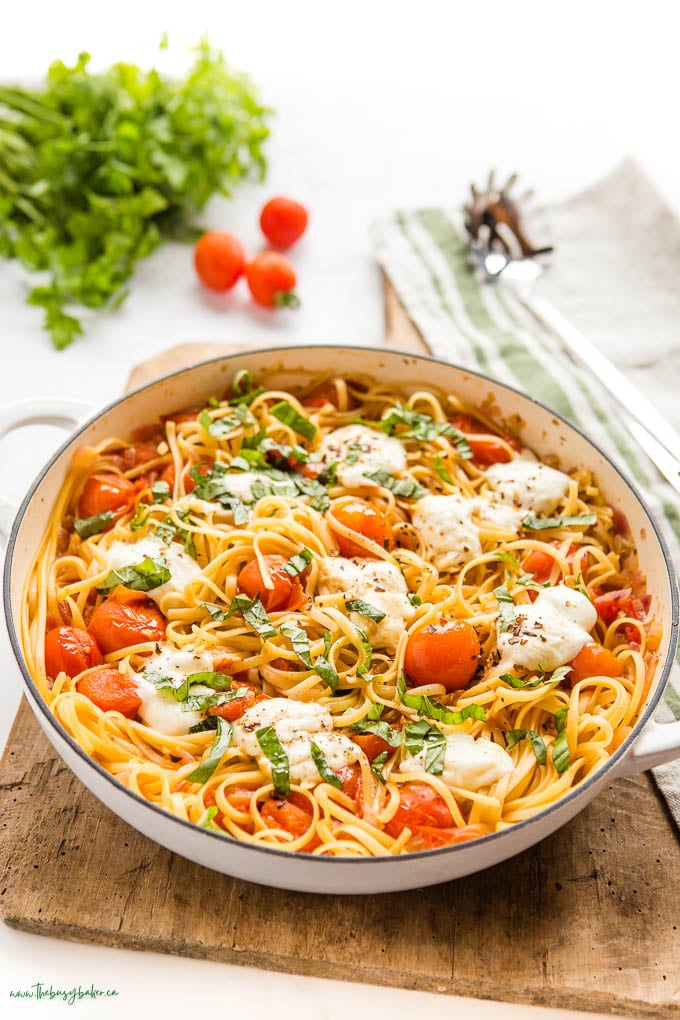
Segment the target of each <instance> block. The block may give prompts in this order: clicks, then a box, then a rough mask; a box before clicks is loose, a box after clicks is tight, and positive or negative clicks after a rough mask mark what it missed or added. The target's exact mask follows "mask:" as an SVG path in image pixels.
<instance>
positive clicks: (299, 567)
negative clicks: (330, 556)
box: [281, 546, 313, 577]
mask: <svg viewBox="0 0 680 1020" xmlns="http://www.w3.org/2000/svg"><path fill="white" fill-rule="evenodd" d="M312 559H313V556H312V552H311V550H310V549H308V548H307V546H304V547H303V548H302V549H301V550H300V552H299V553H295V555H294V556H291V558H290V559H289V560H288V562H287V563H284V564H283V567H282V568H281V569H282V570H284V571H285V572H286V574H288V576H289V577H297V575H298V574H301V573H302V572H303V570H306V569H307V567H308V566H309V564H310V563H311V562H312Z"/></svg>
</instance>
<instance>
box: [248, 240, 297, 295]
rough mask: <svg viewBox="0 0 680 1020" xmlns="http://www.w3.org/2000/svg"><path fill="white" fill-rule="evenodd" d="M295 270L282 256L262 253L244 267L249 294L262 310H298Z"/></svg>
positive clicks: (274, 252) (269, 252)
mask: <svg viewBox="0 0 680 1020" xmlns="http://www.w3.org/2000/svg"><path fill="white" fill-rule="evenodd" d="M296 279H297V278H296V276H295V270H294V269H293V267H292V266H291V264H290V262H289V261H288V259H287V258H286V257H285V256H284V255H280V254H279V253H278V252H276V251H263V252H260V254H259V255H256V256H255V258H254V259H253V261H252V262H249V263H248V264H247V266H246V280H247V281H248V286H249V287H250V293H251V294H252V295H253V297H254V298H255V301H256V302H257V303H258V305H262V306H263V307H264V308H283V307H286V308H298V307H299V305H300V299H299V297H298V296H297V294H296V293H295V290H294V287H295V283H296Z"/></svg>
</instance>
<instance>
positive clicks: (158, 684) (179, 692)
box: [144, 670, 191, 701]
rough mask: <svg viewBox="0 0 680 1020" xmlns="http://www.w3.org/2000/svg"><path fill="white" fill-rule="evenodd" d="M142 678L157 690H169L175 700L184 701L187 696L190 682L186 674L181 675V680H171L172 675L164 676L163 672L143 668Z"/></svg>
mask: <svg viewBox="0 0 680 1020" xmlns="http://www.w3.org/2000/svg"><path fill="white" fill-rule="evenodd" d="M144 679H145V680H148V681H149V683H151V684H153V685H154V687H155V688H156V689H157V690H159V691H169V692H170V693H171V694H172V696H173V698H174V699H175V701H186V700H187V698H188V697H189V688H190V687H191V684H190V682H189V677H188V676H185V677H183V679H182V680H173V678H172V677H169V676H165V674H163V673H155V672H149V671H148V670H145V671H144Z"/></svg>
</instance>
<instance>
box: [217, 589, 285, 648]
mask: <svg viewBox="0 0 680 1020" xmlns="http://www.w3.org/2000/svg"><path fill="white" fill-rule="evenodd" d="M236 612H238V613H240V614H241V616H242V617H243V619H244V620H245V621H246V623H247V624H248V626H249V627H251V628H252V629H253V630H254V631H255V632H256V633H257V634H259V635H260V637H261V638H271V637H276V634H277V630H276V627H272V624H271V621H270V619H269V616H268V615H267V610H266V609H265V608H264V606H263V605H262V602H261V600H260V596H259V595H255V596H254V597H253V598H252V599H250V598H248V596H247V595H243V594H241V595H235V596H234V598H233V599H232V600H231V604H230V606H229V610H228V612H227V615H226V617H225V619H226V620H228V619H229V617H231V616H233V615H234V613H236Z"/></svg>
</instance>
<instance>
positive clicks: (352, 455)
mask: <svg viewBox="0 0 680 1020" xmlns="http://www.w3.org/2000/svg"><path fill="white" fill-rule="evenodd" d="M364 450H366V444H365V443H350V444H349V446H348V447H347V456H346V457H345V464H346V465H347V467H351V466H352V464H356V462H357V461H358V460H359V459H360V458H361V454H362V453H363V452H364Z"/></svg>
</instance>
